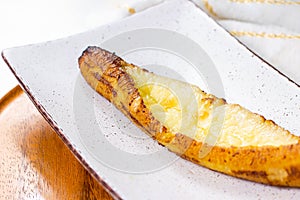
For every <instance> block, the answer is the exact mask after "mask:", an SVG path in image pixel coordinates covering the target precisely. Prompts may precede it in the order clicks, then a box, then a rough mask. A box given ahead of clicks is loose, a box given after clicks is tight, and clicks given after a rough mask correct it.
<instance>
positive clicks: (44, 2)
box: [0, 0, 141, 98]
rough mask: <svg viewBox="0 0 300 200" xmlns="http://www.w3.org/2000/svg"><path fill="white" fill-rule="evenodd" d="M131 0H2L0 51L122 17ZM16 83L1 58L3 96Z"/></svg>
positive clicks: (82, 29) (46, 39)
mask: <svg viewBox="0 0 300 200" xmlns="http://www.w3.org/2000/svg"><path fill="white" fill-rule="evenodd" d="M132 2H134V1H130V0H126V1H124V0H123V1H121V0H109V1H108V0H85V1H82V0H64V1H60V0H26V1H23V0H9V1H8V0H0V50H1V51H2V50H3V49H5V48H9V47H14V46H22V45H26V44H31V43H38V42H43V41H48V40H53V39H58V38H61V37H66V36H68V35H72V34H75V33H79V32H83V31H86V30H88V29H92V28H94V27H97V26H99V25H102V24H105V23H109V22H111V21H114V20H116V19H120V18H122V17H124V16H126V15H128V14H129V13H128V7H129V5H132V4H133V3H132ZM135 2H141V1H135ZM17 84H18V83H17V81H16V79H15V78H14V76H13V75H12V73H11V72H10V70H9V68H8V67H7V65H6V64H5V63H4V61H3V59H2V58H1V59H0V98H1V97H2V96H3V95H5V94H6V93H7V92H8V91H9V90H10V89H12V88H13V87H14V86H15V85H17Z"/></svg>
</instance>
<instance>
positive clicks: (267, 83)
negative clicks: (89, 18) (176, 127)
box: [2, 0, 300, 199]
mask: <svg viewBox="0 0 300 200" xmlns="http://www.w3.org/2000/svg"><path fill="white" fill-rule="evenodd" d="M90 45H95V46H100V47H102V48H105V49H107V50H109V51H113V52H116V53H117V54H118V55H120V56H121V57H123V58H124V59H125V60H127V61H129V62H132V63H134V64H136V65H139V66H143V67H145V68H147V69H149V70H151V71H154V72H156V73H158V74H161V75H164V76H168V77H173V78H176V79H181V80H184V81H187V82H190V83H193V84H197V85H198V86H200V87H201V88H202V89H203V90H205V91H207V92H210V93H213V94H215V95H217V96H218V97H224V98H226V100H227V101H228V102H229V103H239V104H240V105H242V106H244V107H246V108H248V109H249V110H251V111H253V112H257V113H259V114H261V115H264V116H265V117H266V118H267V119H272V120H274V121H275V122H276V123H278V124H279V125H281V126H283V127H285V128H286V129H288V130H290V131H291V132H292V133H294V134H296V135H299V134H300V123H298V121H299V120H298V119H299V115H300V105H299V102H300V89H299V87H298V86H297V85H296V84H295V83H293V82H291V81H290V80H289V79H288V78H287V77H285V76H283V75H282V74H280V73H279V72H278V71H276V70H275V69H274V68H273V67H272V66H270V65H269V64H267V63H266V62H264V61H263V60H261V59H260V58H259V57H257V56H256V55H255V54H254V53H253V52H251V51H249V50H248V49H247V48H246V47H245V46H243V45H242V44H240V43H239V42H238V41H237V40H236V39H235V38H233V37H232V36H231V35H230V34H229V33H228V32H226V31H225V30H224V29H223V28H222V27H220V26H219V25H218V24H217V23H216V22H215V21H213V20H212V19H211V18H210V17H208V16H207V15H206V14H205V13H204V12H202V11H201V10H200V9H199V8H198V7H196V6H195V5H194V4H193V3H192V2H190V1H185V0H173V1H166V2H164V3H161V4H159V5H157V6H155V7H152V8H149V9H147V10H146V11H143V12H141V13H138V14H135V15H133V16H131V17H128V18H125V19H123V20H121V21H119V22H116V23H113V24H109V25H105V26H101V27H99V28H96V29H94V30H90V31H87V32H84V33H81V34H78V35H74V36H71V37H68V38H63V39H60V40H56V41H49V42H45V43H41V44H34V45H28V46H23V47H16V48H12V49H7V50H4V51H3V53H2V56H3V58H4V60H5V61H6V63H7V64H8V66H9V67H10V68H11V70H12V72H13V73H14V74H15V76H16V78H17V79H18V80H19V82H20V85H21V86H22V88H23V89H24V90H25V92H26V93H27V95H28V96H29V97H30V99H31V100H32V102H33V103H34V105H35V106H36V107H37V109H38V110H39V111H40V113H41V114H42V115H43V116H44V117H45V119H46V120H47V121H48V122H49V124H50V125H51V126H52V127H53V129H54V130H55V131H56V132H57V134H58V135H59V136H60V137H61V139H62V140H63V141H64V142H65V143H66V144H67V146H68V147H69V148H70V150H71V151H72V152H73V153H74V155H75V156H76V157H77V158H78V160H79V161H80V162H81V163H82V164H83V165H84V166H85V168H86V169H87V170H88V171H89V172H90V173H91V174H92V175H93V176H94V177H95V178H96V179H97V180H98V181H99V182H100V183H101V184H102V185H103V186H104V187H105V188H106V189H107V190H108V191H109V192H110V193H111V195H112V196H113V197H114V198H116V199H145V198H146V199H208V198H212V199H220V198H222V199H258V198H264V199H282V198H286V199H299V197H300V190H298V189H295V188H278V187H272V186H266V185H262V184H258V183H253V182H249V181H245V180H241V179H237V178H233V177H229V176H226V175H223V174H220V173H217V172H214V171H211V170H209V169H206V168H203V167H200V166H197V165H195V164H193V163H190V162H188V161H185V160H183V159H181V158H179V157H178V156H176V155H174V154H173V153H170V152H168V151H167V150H166V149H165V148H164V147H162V146H159V145H157V144H156V142H155V141H153V140H152V139H151V138H149V137H148V136H146V135H145V134H144V133H142V132H141V131H140V130H139V129H137V128H136V127H135V126H134V125H132V123H130V122H129V121H128V120H127V119H126V117H124V116H123V115H122V114H121V113H120V112H119V111H117V110H116V109H115V108H114V107H113V106H112V105H111V104H110V103H109V102H107V101H106V100H105V99H103V98H102V97H101V96H100V95H98V94H97V93H95V92H94V91H93V90H92V89H91V88H90V87H89V86H88V85H87V84H86V83H85V81H84V80H83V78H82V77H81V75H80V72H79V68H78V63H77V59H78V57H79V56H80V55H81V53H82V51H83V50H84V49H86V47H87V46H90ZM69 178H76V177H69Z"/></svg>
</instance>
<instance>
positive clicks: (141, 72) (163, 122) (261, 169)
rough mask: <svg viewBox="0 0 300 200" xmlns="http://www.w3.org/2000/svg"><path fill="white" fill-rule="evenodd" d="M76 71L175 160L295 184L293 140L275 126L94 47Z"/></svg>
mask: <svg viewBox="0 0 300 200" xmlns="http://www.w3.org/2000/svg"><path fill="white" fill-rule="evenodd" d="M79 67H80V71H81V73H82V76H83V77H84V78H85V80H86V81H87V82H88V84H89V85H90V86H91V87H92V88H93V89H94V90H96V91H97V92H98V93H99V94H101V95H102V96H103V97H105V98H106V99H107V100H108V101H110V102H111V103H113V104H114V105H115V106H116V107H117V108H118V109H119V110H120V111H122V112H123V113H124V115H126V116H127V117H128V118H129V119H130V120H131V121H132V122H133V123H135V124H136V125H137V126H138V127H139V128H140V129H142V130H143V131H144V132H146V133H147V134H148V135H149V136H151V137H152V138H153V139H155V140H157V141H158V143H159V144H161V145H163V146H166V147H167V148H168V149H169V150H170V151H172V152H174V153H176V154H178V155H180V156H181V157H183V158H185V159H187V160H190V161H192V162H194V163H197V164H199V165H201V166H204V167H207V168H209V169H212V170H215V171H218V172H222V173H225V174H228V175H231V176H234V177H238V178H243V179H247V180H251V181H255V182H259V183H264V184H269V185H276V186H290V187H300V144H299V137H297V136H294V135H292V134H291V133H290V132H289V131H287V130H285V129H283V128H281V127H280V126H278V125H276V124H275V123H274V122H273V121H270V120H266V119H265V118H264V117H262V116H260V115H258V114H255V113H252V112H250V111H249V110H247V109H245V108H243V107H241V106H239V105H237V104H227V103H226V101H225V100H224V99H220V98H217V97H215V96H213V95H211V94H207V93H205V92H204V91H202V90H201V89H199V88H198V87H197V86H194V85H191V84H188V83H185V82H181V81H178V80H174V79H170V78H166V77H162V76H158V75H156V74H153V73H151V72H148V71H147V70H145V69H142V68H140V67H138V66H135V65H133V64H129V63H127V62H125V61H124V60H123V59H121V58H120V57H118V56H116V55H115V54H113V53H110V52H108V51H106V50H104V49H101V48H99V47H88V48H87V49H86V50H85V51H84V52H83V53H82V55H81V57H80V58H79Z"/></svg>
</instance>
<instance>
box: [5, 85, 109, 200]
mask: <svg viewBox="0 0 300 200" xmlns="http://www.w3.org/2000/svg"><path fill="white" fill-rule="evenodd" d="M41 198H43V199H112V198H111V196H110V195H109V194H108V193H107V192H106V191H105V190H104V189H103V188H102V186H101V185H100V184H99V183H98V182H97V181H96V180H95V179H94V178H93V177H91V175H90V174H89V173H88V172H87V171H86V170H85V169H84V168H83V166H82V165H81V164H80V163H79V162H78V161H77V159H76V158H75V157H74V156H73V154H72V153H71V151H70V150H69V149H68V148H67V147H66V146H65V144H64V143H63V142H62V141H61V139H60V138H59V137H58V136H57V134H56V133H55V132H54V131H53V130H52V128H51V127H50V126H49V125H48V123H47V122H46V121H45V120H44V118H43V117H42V116H41V115H40V113H39V112H38V111H37V110H36V108H35V107H34V106H33V105H32V103H31V102H30V100H29V99H28V97H27V96H26V95H25V94H24V93H23V91H22V89H21V88H20V87H19V86H16V87H15V88H14V89H12V90H11V91H10V92H9V93H8V94H6V95H5V96H4V97H3V98H2V99H1V100H0V199H41Z"/></svg>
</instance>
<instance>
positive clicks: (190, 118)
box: [126, 67, 298, 147]
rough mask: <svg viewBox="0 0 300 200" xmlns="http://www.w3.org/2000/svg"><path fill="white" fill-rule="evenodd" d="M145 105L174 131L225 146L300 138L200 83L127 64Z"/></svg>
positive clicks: (284, 142) (281, 142)
mask: <svg viewBox="0 0 300 200" xmlns="http://www.w3.org/2000/svg"><path fill="white" fill-rule="evenodd" d="M126 71H127V72H128V73H129V74H130V75H131V76H132V78H133V79H134V81H135V83H136V85H137V87H138V90H139V92H140V95H141V96H142V98H143V100H144V103H145V105H146V106H147V107H148V108H149V109H150V111H151V113H152V114H153V115H154V117H155V118H156V119H158V120H159V121H160V122H161V123H162V124H164V125H165V126H166V127H167V128H168V129H169V130H170V131H171V132H172V133H174V134H175V133H182V134H185V135H187V136H189V137H191V138H193V139H195V140H197V141H199V142H203V143H207V144H209V145H218V146H222V147H230V146H236V147H242V146H265V145H270V146H281V145H289V144H296V143H297V142H298V138H297V137H295V136H293V135H292V134H290V133H289V132H288V131H286V130H284V129H283V128H281V127H279V126H277V125H275V124H274V123H273V122H271V121H268V120H264V118H263V117H261V116H259V115H257V114H254V113H252V112H250V111H248V110H247V109H244V108H242V107H241V106H239V105H236V104H226V103H225V102H224V101H223V100H222V99H218V98H216V97H214V96H213V95H210V94H206V93H205V92H203V91H201V90H200V89H199V88H198V87H196V86H193V85H190V84H187V83H184V82H181V81H177V80H174V79H169V78H165V77H161V76H158V75H155V74H152V73H149V72H146V71H143V70H141V69H138V68H129V67H128V68H126Z"/></svg>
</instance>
